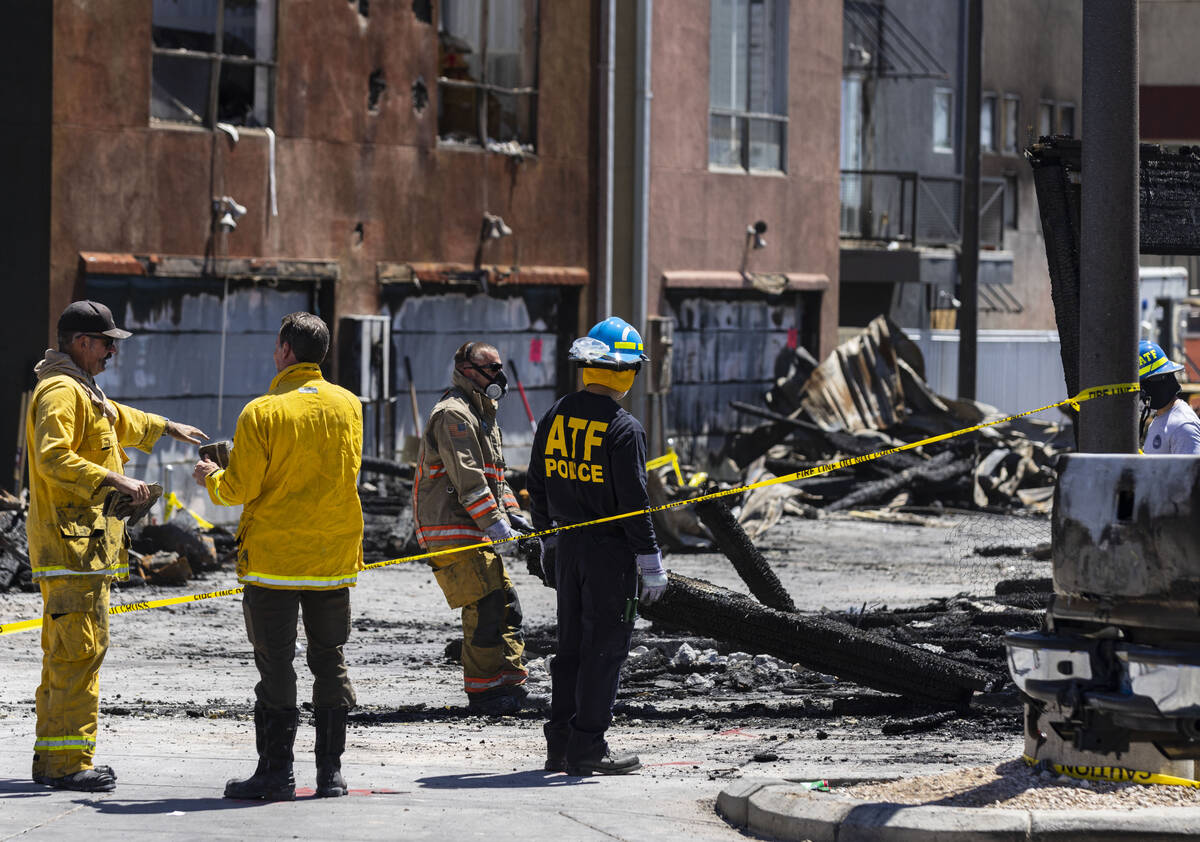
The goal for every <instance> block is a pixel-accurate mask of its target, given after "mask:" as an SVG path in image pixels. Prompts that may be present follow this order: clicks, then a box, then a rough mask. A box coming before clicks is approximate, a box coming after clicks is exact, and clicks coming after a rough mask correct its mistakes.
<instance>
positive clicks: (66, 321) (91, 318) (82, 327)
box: [58, 301, 133, 339]
mask: <svg viewBox="0 0 1200 842" xmlns="http://www.w3.org/2000/svg"><path fill="white" fill-rule="evenodd" d="M58 332H59V333H100V334H103V335H105V336H109V337H112V338H113V339H128V338H129V337H131V336H133V334H132V333H130V332H129V331H127V330H121V329H120V328H119V327H117V323H116V322H115V321H113V314H112V310H109V309H108V308H107V307H106V306H104V305H103V304H101V303H100V302H99V301H75V302H72V303H71V304H68V305H67V309H65V310H63V311H62V315H61V316H59V317H58Z"/></svg>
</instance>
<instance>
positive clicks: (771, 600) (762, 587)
mask: <svg viewBox="0 0 1200 842" xmlns="http://www.w3.org/2000/svg"><path fill="white" fill-rule="evenodd" d="M695 508H696V514H697V516H699V518H700V520H701V522H703V523H704V525H705V526H707V527H708V531H709V532H710V533H712V536H713V541H714V542H715V543H716V545H717V547H718V548H720V550H721V552H723V553H724V554H725V556H726V558H728V559H729V560H730V561H731V562H733V568H734V569H735V570H737V572H738V575H739V576H741V577H742V581H743V582H745V583H746V587H748V588H750V593H752V594H754V596H755V598H756V599H757V600H758V601H759V602H761V603H762V604H763V605H766V606H768V607H769V608H774V609H776V610H778V611H795V610H796V604H795V603H794V602H792V597H791V594H789V593H788V592H787V589H786V588H785V587H784V586H783V583H782V582H780V581H779V577H778V576H776V575H775V571H774V570H772V569H771V565H770V564H768V563H767V560H766V559H765V558H763V554H762V553H761V552H759V551H758V547H756V546H754V542H753V541H751V540H750V536H749V535H747V534H746V530H744V529H742V525H741V524H740V523H738V522H737V518H735V517H734V516H733V512H732V511H730V510H729V506H727V505H726V504H725V501H724V500H720V499H717V500H705V501H704V502H703V503H696V504H695Z"/></svg>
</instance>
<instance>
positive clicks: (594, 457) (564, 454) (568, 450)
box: [526, 390, 658, 555]
mask: <svg viewBox="0 0 1200 842" xmlns="http://www.w3.org/2000/svg"><path fill="white" fill-rule="evenodd" d="M526 482H527V487H528V489H529V501H530V505H529V511H530V514H531V515H532V516H533V528H534V529H539V530H540V529H547V528H549V527H550V526H551V525H556V526H565V525H567V524H572V523H587V522H589V521H593V520H598V519H600V518H605V517H611V516H612V515H618V514H624V513H626V512H637V511H641V510H643V509H647V508H649V506H650V499H649V496H648V495H647V494H646V431H645V430H643V429H642V425H641V424H640V423H639V422H638V420H637V419H636V418H634V417H633V416H632V415H630V414H629V413H628V412H627V411H626V410H624V409H622V408H621V405H620V404H618V403H617V402H616V401H614V400H613V399H612V398H610V397H606V396H604V395H598V394H594V393H592V392H589V391H587V390H582V391H579V392H574V393H573V394H570V395H567V396H566V397H564V398H560V399H559V401H558V403H556V404H554V406H552V407H551V408H550V411H549V412H547V413H546V414H545V416H543V418H542V420H541V422H540V423H539V424H538V427H537V433H535V434H534V437H533V449H532V450H531V451H530V453H529V473H528V474H527V475H526ZM562 535H563V537H564V539H568V540H576V539H575V538H574V536H576V535H579V536H580V539H582V540H591V541H593V542H596V541H599V540H601V539H603V538H617V539H620V540H622V541H623V542H624V544H625V546H626V547H628V549H629V550H630V551H631V552H632V553H633V554H634V555H649V554H651V553H655V552H658V544H657V542H656V541H655V537H654V525H653V523H652V522H651V520H650V515H649V514H648V513H645V512H642V513H641V514H638V515H631V516H630V517H627V518H622V519H620V520H616V521H612V522H609V523H604V524H597V525H595V526H589V527H585V528H584V529H582V530H579V531H576V530H571V531H568V532H564V533H562ZM568 536H571V537H570V538H568Z"/></svg>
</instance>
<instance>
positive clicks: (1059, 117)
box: [1054, 101, 1079, 137]
mask: <svg viewBox="0 0 1200 842" xmlns="http://www.w3.org/2000/svg"><path fill="white" fill-rule="evenodd" d="M1064 111H1070V112H1071V133H1070V134H1069V135H1067V133H1066V132H1064V131H1063V112H1064ZM1054 117H1055V121H1054V125H1055V128H1056V130H1057V132H1058V134H1061V135H1067V137H1078V135H1077V134H1076V132H1077V131H1079V125H1078V123H1079V108H1078V106H1076V105H1075V103H1074V102H1071V101H1063V102H1060V103H1058V107H1057V108H1055V109H1054Z"/></svg>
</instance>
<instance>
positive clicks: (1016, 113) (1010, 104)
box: [1004, 94, 1021, 155]
mask: <svg viewBox="0 0 1200 842" xmlns="http://www.w3.org/2000/svg"><path fill="white" fill-rule="evenodd" d="M1020 127H1021V98H1020V97H1019V96H1017V95H1016V94H1005V95H1004V152H1005V153H1006V154H1008V155H1016V154H1017V153H1019V152H1020V151H1021V150H1020V145H1021V128H1020Z"/></svg>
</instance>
